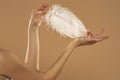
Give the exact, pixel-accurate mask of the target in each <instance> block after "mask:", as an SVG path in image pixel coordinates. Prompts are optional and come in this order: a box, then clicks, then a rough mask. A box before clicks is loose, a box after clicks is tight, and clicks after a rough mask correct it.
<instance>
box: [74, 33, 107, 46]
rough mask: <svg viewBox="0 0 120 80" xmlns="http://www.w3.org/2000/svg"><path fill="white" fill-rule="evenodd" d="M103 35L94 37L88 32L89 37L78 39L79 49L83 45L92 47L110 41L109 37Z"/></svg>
mask: <svg viewBox="0 0 120 80" xmlns="http://www.w3.org/2000/svg"><path fill="white" fill-rule="evenodd" d="M101 33H102V32H101ZM101 33H100V34H99V35H98V34H96V35H93V34H92V33H91V32H88V34H87V37H84V38H77V39H76V41H77V42H76V43H77V45H76V46H77V47H79V46H83V45H92V44H95V43H97V42H100V41H103V40H105V39H108V36H101Z"/></svg>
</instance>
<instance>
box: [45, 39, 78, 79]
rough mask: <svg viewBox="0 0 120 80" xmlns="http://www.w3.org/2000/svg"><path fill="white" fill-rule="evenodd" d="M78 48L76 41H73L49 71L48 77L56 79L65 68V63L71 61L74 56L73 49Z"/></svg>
mask: <svg viewBox="0 0 120 80" xmlns="http://www.w3.org/2000/svg"><path fill="white" fill-rule="evenodd" d="M75 48H76V42H75V41H72V42H71V43H70V44H69V45H68V47H67V48H66V50H65V51H64V52H63V54H62V55H61V56H60V57H59V59H58V60H57V61H56V62H55V64H54V65H53V66H52V67H51V68H50V69H49V70H48V71H47V73H46V74H47V78H49V79H56V78H57V76H58V75H59V74H60V73H61V71H62V70H63V68H64V66H65V64H66V63H67V62H68V61H69V59H70V57H71V56H72V52H73V50H74V49H75Z"/></svg>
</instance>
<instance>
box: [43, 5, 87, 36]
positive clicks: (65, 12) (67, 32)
mask: <svg viewBox="0 0 120 80" xmlns="http://www.w3.org/2000/svg"><path fill="white" fill-rule="evenodd" d="M45 22H46V23H47V24H48V25H50V27H51V28H52V29H54V30H56V31H57V32H59V33H60V34H61V35H63V36H68V37H70V38H78V37H85V36H86V35H87V29H86V28H85V26H84V24H83V23H82V21H80V20H79V19H78V18H77V17H76V16H75V14H74V13H73V12H71V11H70V10H69V9H67V8H64V7H61V6H60V5H58V4H55V5H53V6H52V7H51V8H50V9H49V10H48V12H47V14H46V15H45Z"/></svg>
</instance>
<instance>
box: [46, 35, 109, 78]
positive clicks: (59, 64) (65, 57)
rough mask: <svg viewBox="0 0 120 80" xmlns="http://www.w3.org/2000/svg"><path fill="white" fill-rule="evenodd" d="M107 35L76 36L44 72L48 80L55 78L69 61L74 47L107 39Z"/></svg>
mask: <svg viewBox="0 0 120 80" xmlns="http://www.w3.org/2000/svg"><path fill="white" fill-rule="evenodd" d="M107 38H108V37H107V36H102V37H90V38H80V39H79V38H78V39H75V40H73V41H72V42H71V43H70V44H69V45H68V47H67V48H66V50H65V51H64V52H63V54H62V55H61V56H60V57H59V59H58V60H57V61H56V62H55V64H54V65H53V66H52V67H51V68H50V69H49V70H48V71H47V72H46V75H47V78H48V79H50V80H53V79H54V80H55V79H56V78H57V77H58V75H59V74H60V73H61V71H62V70H63V68H64V66H65V64H66V62H68V61H69V59H70V57H71V56H72V52H73V50H74V49H75V48H77V47H79V46H83V45H91V44H94V43H96V42H100V41H102V40H104V39H107Z"/></svg>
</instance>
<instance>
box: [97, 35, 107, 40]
mask: <svg viewBox="0 0 120 80" xmlns="http://www.w3.org/2000/svg"><path fill="white" fill-rule="evenodd" d="M108 38H109V37H108V36H102V37H99V38H96V39H95V40H96V41H103V40H105V39H108Z"/></svg>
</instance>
